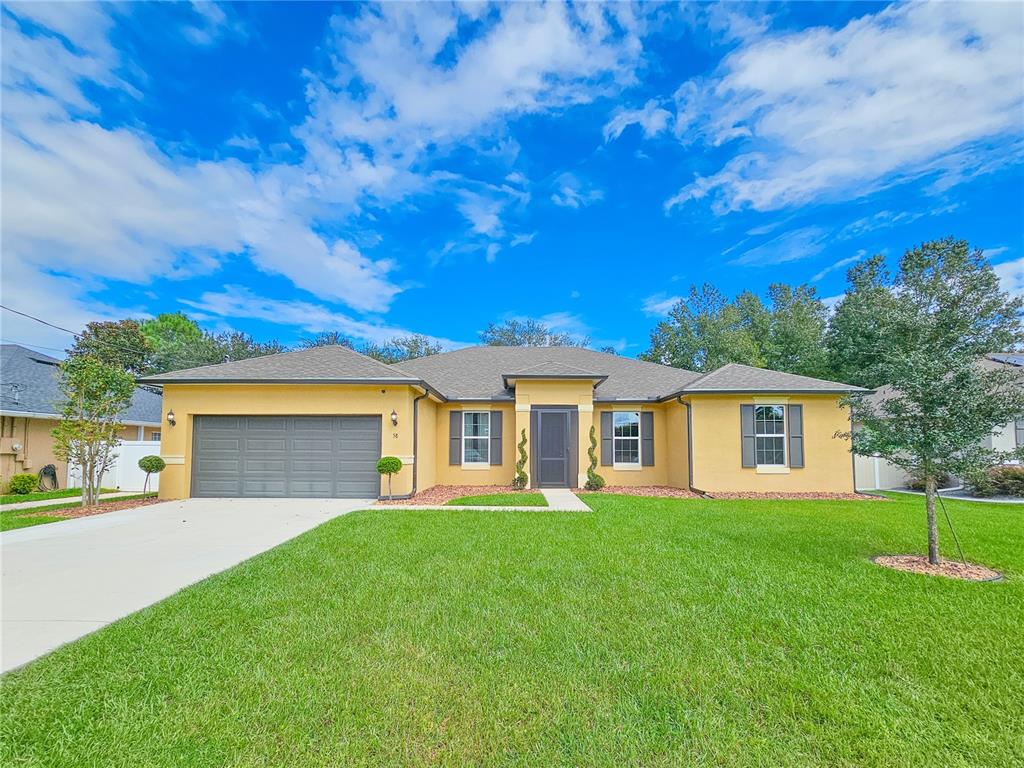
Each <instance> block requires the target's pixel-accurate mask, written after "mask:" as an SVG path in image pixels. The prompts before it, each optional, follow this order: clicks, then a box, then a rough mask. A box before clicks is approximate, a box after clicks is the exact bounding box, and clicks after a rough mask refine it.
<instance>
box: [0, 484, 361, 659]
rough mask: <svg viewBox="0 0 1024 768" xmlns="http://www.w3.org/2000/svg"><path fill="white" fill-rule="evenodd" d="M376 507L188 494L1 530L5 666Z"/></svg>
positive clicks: (0, 624) (0, 630) (0, 631)
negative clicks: (349, 514) (350, 514)
mask: <svg viewBox="0 0 1024 768" xmlns="http://www.w3.org/2000/svg"><path fill="white" fill-rule="evenodd" d="M373 503H374V500H372V499H366V500H349V499H344V500H342V499H188V500H185V501H169V502H165V503H162V504H152V505H149V506H145V507H137V508H135V509H124V510H119V511H116V512H108V513H106V514H103V515H95V516H93V517H81V518H77V519H74V520H68V521H67V522H63V523H59V524H53V525H36V526H32V527H31V528H20V529H16V530H13V531H6V532H4V533H0V559H2V571H0V671H3V672H6V671H7V670H10V669H13V668H14V667H18V666H20V665H22V664H25V663H27V662H29V661H32V660H33V659H35V658H37V657H39V656H42V655H43V654H45V653H47V652H49V651H52V650H53V649H55V648H57V647H58V646H60V645H63V644H64V643H67V642H69V641H71V640H75V639H77V638H79V637H81V636H82V635H86V634H88V633H90V632H93V631H95V630H97V629H99V628H100V627H103V626H105V625H106V624H109V623H110V622H112V621H115V620H116V619H119V618H121V617H123V616H127V615H128V614H130V613H134V612H135V611H138V610H140V609H142V608H145V607H146V606H148V605H152V604H153V603H155V602H157V601H159V600H163V599H164V598H165V597H168V596H170V595H172V594H174V593H175V592H177V591H178V590H180V589H182V588H183V587H186V586H188V585H189V584H192V583H194V582H196V581H199V580H201V579H204V578H206V577H207V576H210V575H212V574H214V573H218V572H219V571H223V570H224V569H226V568H230V567H231V566H233V565H235V564H237V563H240V562H242V561H243V560H247V559H248V558H250V557H252V556H253V555H258V554H259V553H261V552H263V551H265V550H268V549H270V548H272V547H275V546H277V545H278V544H281V543H282V542H285V541H287V540H288V539H291V538H293V537H295V536H298V535H299V534H301V533H305V532H306V531H308V530H310V529H311V528H315V527H316V526H318V525H320V524H321V523H324V522H326V521H328V520H330V519H331V518H334V517H337V516H338V515H343V514H345V513H347V512H351V511H353V510H356V509H366V508H367V507H370V506H372V505H373Z"/></svg>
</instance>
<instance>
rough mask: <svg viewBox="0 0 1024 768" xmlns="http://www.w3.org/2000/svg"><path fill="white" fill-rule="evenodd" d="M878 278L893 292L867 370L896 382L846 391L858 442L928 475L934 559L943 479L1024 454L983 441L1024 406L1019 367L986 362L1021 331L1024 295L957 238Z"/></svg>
mask: <svg viewBox="0 0 1024 768" xmlns="http://www.w3.org/2000/svg"><path fill="white" fill-rule="evenodd" d="M879 284H886V285H888V288H889V293H890V296H891V302H887V303H888V315H887V317H885V318H876V320H878V321H879V322H882V323H884V326H885V328H884V332H883V333H881V336H882V337H883V338H884V339H885V344H884V346H883V348H882V349H881V350H878V353H879V354H878V355H877V357H876V358H874V359H872V360H871V361H870V370H868V371H865V375H866V377H867V378H868V379H869V380H873V381H879V382H886V383H887V384H888V386H889V387H890V389H889V390H886V391H884V392H883V393H882V394H883V397H879V398H874V399H871V398H868V397H866V396H864V395H855V396H853V397H851V398H850V400H851V405H852V408H853V414H854V419H855V421H856V422H857V423H858V424H859V428H858V429H857V430H855V431H854V432H853V434H852V439H853V450H854V451H855V452H856V453H859V454H862V455H878V456H882V457H884V458H886V459H888V460H889V461H891V462H892V463H893V464H895V465H897V466H899V467H901V468H903V469H904V470H906V471H907V472H910V473H913V474H916V475H919V476H920V477H921V478H922V479H923V480H924V486H925V497H926V498H925V508H926V513H927V521H928V561H929V562H930V563H931V564H933V565H938V564H939V562H940V554H939V531H938V525H937V522H936V516H935V500H936V489H937V484H938V483H937V480H938V478H939V477H940V476H942V475H943V474H951V475H959V476H964V475H965V474H967V473H969V472H971V471H976V470H978V469H979V468H982V467H987V466H991V465H992V464H995V463H999V462H1004V461H1006V460H1007V459H1009V458H1011V457H1020V456H1021V455H1022V454H1021V452H1020V451H1018V452H1015V453H1013V454H1010V453H1006V452H999V451H995V450H993V449H992V448H989V447H987V441H986V438H988V437H990V436H991V435H992V434H993V431H994V430H995V429H997V428H998V427H1000V426H1001V425H1004V424H1006V423H1008V422H1010V421H1012V420H1013V419H1015V418H1017V417H1019V416H1020V415H1021V414H1022V413H1024V391H1022V387H1021V380H1020V379H1019V378H1018V375H1017V374H1014V373H1013V372H1012V371H1004V370H991V369H990V368H989V367H988V366H985V365H983V363H982V361H983V360H984V356H985V355H986V354H990V353H993V352H1002V351H1006V350H1009V349H1014V348H1017V347H1018V346H1019V345H1020V343H1021V341H1022V340H1024V336H1022V331H1021V310H1022V307H1024V301H1022V300H1021V299H1020V298H1011V297H1010V296H1008V295H1007V294H1005V293H1003V292H1001V291H1000V288H999V280H998V278H997V276H996V275H995V273H994V272H993V270H992V267H991V266H990V265H989V264H988V262H987V261H986V260H985V257H984V256H983V254H982V252H981V251H980V250H973V251H972V250H971V249H970V248H969V247H968V244H967V243H966V242H965V241H962V240H954V239H953V238H947V239H945V240H937V241H934V242H930V243H925V244H923V245H921V246H920V247H918V248H914V249H912V250H910V251H907V252H906V254H904V256H903V258H902V260H901V261H900V269H899V274H898V275H897V276H896V278H895V279H894V280H893V281H891V282H889V280H888V276H884V278H882V277H879V278H878V279H873V280H872V281H871V286H870V287H871V288H876V287H877V286H878V285H879ZM853 288H854V289H856V285H855V286H853ZM989 444H990V443H989Z"/></svg>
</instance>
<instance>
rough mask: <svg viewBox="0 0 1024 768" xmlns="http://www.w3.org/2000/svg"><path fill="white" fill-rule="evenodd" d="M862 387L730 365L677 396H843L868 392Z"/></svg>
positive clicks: (705, 375) (710, 374) (690, 386)
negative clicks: (729, 394)
mask: <svg viewBox="0 0 1024 768" xmlns="http://www.w3.org/2000/svg"><path fill="white" fill-rule="evenodd" d="M867 391H868V390H866V389H864V388H862V387H854V386H852V385H850V384H842V383H840V382H838V381H827V380H825V379H815V378H813V377H811V376H800V375H798V374H795V373H783V372H782V371H773V370H769V369H768V368H755V367H754V366H752V365H742V364H741V363H727V364H726V365H723V366H722V367H721V368H716V369H715V370H713V371H711V372H710V373H706V374H704V375H703V376H701V377H700V378H699V379H697V380H696V381H694V382H692V383H690V384H688V385H687V386H686V387H685V388H684V389H683V390H682V392H679V393H677V394H690V393H693V394H699V393H701V392H704V393H713V392H737V393H739V392H800V393H812V394H813V393H816V392H821V393H822V394H828V393H843V392H867Z"/></svg>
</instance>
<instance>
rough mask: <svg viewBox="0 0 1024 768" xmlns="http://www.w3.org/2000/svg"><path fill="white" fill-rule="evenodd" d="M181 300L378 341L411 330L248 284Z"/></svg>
mask: <svg viewBox="0 0 1024 768" xmlns="http://www.w3.org/2000/svg"><path fill="white" fill-rule="evenodd" d="M181 303H182V304H184V305H185V306H187V307H190V308H191V309H192V310H196V311H198V312H199V313H202V314H205V315H208V316H210V317H213V318H247V319H254V320H264V321H266V322H269V323H275V324H278V325H284V326H290V327H294V328H300V329H302V330H303V331H308V332H310V333H317V332H319V331H340V332H341V333H343V334H345V335H346V336H350V337H352V338H355V339H361V340H365V341H372V342H375V343H378V344H379V343H382V342H385V341H387V340H389V339H391V338H394V337H395V336H406V335H408V334H409V333H410V331H409V330H407V329H405V328H400V327H396V326H393V325H388V324H387V323H383V322H371V321H367V320H359V319H356V318H353V317H352V316H350V315H347V314H345V313H343V312H337V311H335V310H333V309H330V308H329V307H325V306H323V305H322V304H314V303H312V302H308V301H282V300H280V299H270V298H265V297H262V296H257V295H255V294H254V293H252V292H251V291H250V290H249V289H248V288H246V287H244V286H238V285H228V286H225V288H224V290H223V291H208V292H206V293H203V294H202V295H201V296H200V297H199V299H197V300H192V299H181ZM431 338H432V339H433V340H434V341H436V342H438V343H440V344H442V345H443V346H444V347H445V348H447V349H452V348H455V347H458V346H465V344H462V343H460V342H456V341H452V340H451V339H443V338H434V337H431Z"/></svg>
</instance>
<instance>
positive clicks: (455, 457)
mask: <svg viewBox="0 0 1024 768" xmlns="http://www.w3.org/2000/svg"><path fill="white" fill-rule="evenodd" d="M448 463H449V464H451V465H456V466H457V465H459V464H462V411H451V412H450V413H449V414H448Z"/></svg>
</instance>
